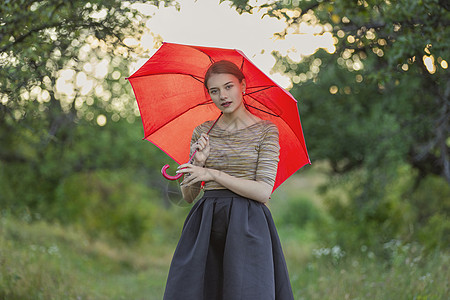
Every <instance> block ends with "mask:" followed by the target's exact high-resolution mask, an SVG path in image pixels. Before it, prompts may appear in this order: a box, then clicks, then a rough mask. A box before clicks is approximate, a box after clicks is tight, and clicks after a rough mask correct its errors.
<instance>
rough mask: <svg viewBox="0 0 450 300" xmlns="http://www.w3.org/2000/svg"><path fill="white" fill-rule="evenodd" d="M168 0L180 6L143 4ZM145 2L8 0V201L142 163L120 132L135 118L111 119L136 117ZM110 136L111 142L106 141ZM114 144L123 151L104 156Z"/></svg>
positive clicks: (3, 8)
mask: <svg viewBox="0 0 450 300" xmlns="http://www.w3.org/2000/svg"><path fill="white" fill-rule="evenodd" d="M160 2H161V4H162V5H172V1H169V0H168V1H158V0H155V1H147V4H145V5H150V4H154V5H157V6H159V5H160ZM138 4H139V5H142V4H140V2H138V1H126V2H125V1H119V0H101V1H100V0H93V1H80V0H77V1H59V0H48V1H31V0H20V1H3V2H2V4H1V5H0V24H1V26H0V144H1V147H0V177H1V178H2V187H3V188H2V193H1V194H0V203H3V204H5V202H6V204H7V205H6V206H8V204H13V205H19V206H20V205H21V204H23V205H25V206H27V207H28V208H36V207H39V206H40V205H42V203H51V202H52V199H53V198H54V193H55V189H56V187H57V186H58V184H59V183H60V182H61V180H63V179H64V177H67V176H70V174H72V173H74V172H80V171H86V170H94V169H96V168H107V167H108V166H109V167H110V168H117V167H118V165H120V166H124V165H127V164H128V165H129V164H136V163H137V162H138V159H139V154H138V152H139V150H142V148H137V149H133V148H131V147H130V148H129V149H126V145H125V146H124V145H123V143H122V144H120V142H118V141H117V140H116V139H114V135H115V134H116V135H117V134H119V133H120V132H123V133H125V132H126V134H128V131H127V130H130V129H129V126H132V125H123V126H118V127H117V126H116V127H114V126H110V125H112V124H113V123H114V122H119V121H120V120H128V121H129V122H132V121H133V120H134V119H135V118H136V117H137V116H138V112H137V107H136V105H135V101H134V98H133V97H132V95H131V93H130V87H129V84H128V83H127V82H126V80H125V75H128V72H129V70H128V68H129V64H130V59H133V58H132V57H131V53H132V52H134V53H142V49H137V48H136V47H134V48H133V47H131V46H129V44H130V43H127V42H126V39H127V38H129V37H133V38H136V39H139V38H140V36H141V35H142V34H143V30H144V24H145V18H146V16H144V15H142V14H140V13H139V12H138V10H137V9H136V5H138ZM130 50H132V51H130ZM139 51H140V52H139ZM106 121H108V124H107V126H104V127H103V125H105V122H106ZM111 121H112V122H111ZM121 122H122V124H126V123H127V122H126V121H125V123H123V121H121ZM127 126H128V127H127ZM136 126H139V125H138V124H136V125H135V126H134V127H133V128H134V129H135V130H136V129H137V128H138V127H136ZM113 130H115V131H113ZM92 132H95V133H94V134H92ZM90 134H91V135H90ZM80 135H81V137H80ZM128 136H129V135H126V136H125V137H128ZM102 139H103V140H105V141H107V142H112V143H111V144H110V145H109V147H108V145H107V144H103V145H100V144H99V142H100V141H101V140H102ZM123 139H124V140H125V138H123ZM83 142H85V143H83ZM80 145H82V146H80ZM99 145H100V146H99ZM118 145H120V146H121V147H122V148H120V149H119V148H117V146H118ZM112 146H116V148H115V149H114V150H115V152H112V151H108V152H107V153H106V152H103V156H102V157H101V156H100V155H101V154H102V153H101V152H100V150H105V149H106V150H109V149H111V147H112ZM81 148H82V149H81ZM75 149H77V150H75ZM155 155H156V154H155ZM130 158H132V159H130ZM144 164H146V165H148V164H151V160H150V159H148V160H146V161H145V162H144ZM2 206H3V205H2ZM3 207H5V206H3Z"/></svg>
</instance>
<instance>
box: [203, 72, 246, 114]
mask: <svg viewBox="0 0 450 300" xmlns="http://www.w3.org/2000/svg"><path fill="white" fill-rule="evenodd" d="M244 92H245V80H242V82H239V79H237V78H236V76H234V75H231V74H226V73H224V74H212V75H211V76H210V77H209V79H208V93H209V95H210V96H211V99H212V101H213V102H214V104H215V105H216V106H217V107H218V108H219V109H220V110H221V111H222V112H223V113H232V112H234V111H235V110H236V109H237V108H239V107H240V106H241V105H242V94H243V93H244Z"/></svg>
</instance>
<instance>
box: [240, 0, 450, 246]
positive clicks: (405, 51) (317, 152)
mask: <svg viewBox="0 0 450 300" xmlns="http://www.w3.org/2000/svg"><path fill="white" fill-rule="evenodd" d="M238 5H240V7H242V3H241V2H239V3H236V6H238ZM252 9H253V10H254V9H262V10H264V11H265V12H266V14H267V15H268V16H271V17H275V18H279V19H282V20H285V21H286V23H287V26H286V30H284V31H283V32H280V33H279V34H278V36H279V37H280V38H284V37H286V36H288V35H289V34H296V33H298V32H300V33H301V30H302V29H301V26H300V25H302V24H303V25H304V24H306V25H311V26H322V33H325V32H327V33H331V34H332V35H333V38H334V43H335V47H336V50H335V51H334V53H332V54H330V53H327V52H325V51H323V50H319V51H317V52H316V53H315V54H313V55H311V56H309V57H304V58H302V60H301V61H300V62H298V61H293V60H292V59H290V58H289V57H282V56H281V55H279V54H278V53H274V54H275V56H276V57H277V59H278V60H277V65H276V66H275V70H276V71H277V70H278V71H280V72H283V73H285V74H288V75H289V76H290V77H291V78H292V80H293V82H295V83H296V84H294V85H293V88H292V89H291V90H290V92H291V93H292V94H293V95H294V96H295V97H296V99H298V100H299V111H300V115H301V118H302V125H303V129H304V132H305V139H306V141H307V145H308V150H309V153H310V156H311V158H312V161H313V162H314V161H318V160H321V161H326V162H327V163H329V165H330V167H331V170H332V172H330V175H331V176H330V180H329V182H328V183H327V184H326V186H325V187H323V188H322V189H323V190H326V191H327V192H326V194H325V197H326V199H327V200H326V201H327V205H328V208H329V211H330V213H331V215H332V216H333V217H334V220H335V222H331V223H330V224H328V226H327V225H326V223H325V224H324V225H325V226H323V228H326V230H324V231H323V234H322V235H321V236H323V237H328V238H330V239H329V240H328V241H329V242H331V243H332V244H333V243H336V244H337V245H341V246H342V247H344V248H345V249H346V250H351V249H352V250H351V251H353V250H355V249H357V247H358V246H357V245H361V243H365V244H367V245H370V246H374V247H375V248H378V252H379V253H382V252H383V248H382V245H383V244H384V243H386V242H388V241H389V240H391V239H396V238H399V239H401V240H404V241H409V240H411V239H416V240H420V241H421V243H423V244H427V245H428V246H429V249H432V248H433V247H448V241H447V240H446V238H444V236H443V234H447V232H448V215H449V209H448V206H447V204H445V205H444V204H442V203H447V201H448V200H447V199H449V198H450V197H449V194H448V183H449V182H450V157H449V153H450V144H449V139H448V131H449V128H450V125H449V120H450V118H449V116H450V114H449V108H450V106H449V101H448V99H449V95H450V88H449V87H450V73H449V72H448V61H449V59H450V50H449V49H450V26H448V25H449V22H450V8H449V6H448V5H447V4H446V2H445V1H438V0H423V1H414V0H401V1H350V0H348V1H347V0H344V1H327V0H323V1H294V0H288V1H276V2H274V3H271V4H262V5H260V6H256V7H252V8H251V9H248V10H247V11H249V12H251V10H252ZM432 176H440V178H441V179H440V180H437V179H433V180H431V179H430V178H432ZM435 181H439V183H435ZM432 182H434V183H432ZM424 186H426V188H424ZM424 190H426V191H428V190H433V192H432V193H431V195H430V196H429V197H428V195H427V197H425V196H424V195H423V191H424ZM415 199H417V201H416V200H415ZM419 199H420V200H419ZM425 199H427V200H425ZM431 199H432V200H431ZM435 203H441V204H442V206H439V205H435ZM424 207H426V209H424ZM438 224H439V225H438ZM447 235H448V234H447ZM427 239H428V241H426V240H427ZM326 240H327V238H326ZM377 245H378V246H377Z"/></svg>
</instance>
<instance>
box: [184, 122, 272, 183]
mask: <svg viewBox="0 0 450 300" xmlns="http://www.w3.org/2000/svg"><path fill="white" fill-rule="evenodd" d="M213 123H214V121H206V122H204V123H203V124H201V125H199V126H197V127H196V128H195V129H194V132H193V134H192V138H191V146H192V144H193V143H195V142H196V141H197V140H198V139H199V137H200V135H201V134H202V133H207V132H208V130H209V129H210V127H211V126H212V124H213ZM209 143H210V146H211V151H210V154H209V157H208V159H207V160H206V164H205V167H206V168H211V169H216V170H220V171H223V172H225V173H227V174H229V175H232V176H235V177H238V178H244V179H250V180H257V181H263V182H266V183H268V184H270V185H271V186H273V184H274V183H275V177H276V173H277V167H278V160H279V158H278V156H279V151H280V146H279V143H278V128H277V127H276V125H275V124H273V123H272V122H270V121H267V120H261V121H259V122H257V123H255V124H252V125H250V126H248V127H246V128H243V129H240V130H237V131H235V132H232V133H229V132H227V131H226V130H223V129H221V128H219V126H217V125H216V126H214V128H213V129H212V130H211V131H210V133H209ZM191 155H192V153H191ZM224 188H225V187H223V186H221V185H220V184H218V183H217V182H215V181H209V182H206V184H205V190H214V189H224Z"/></svg>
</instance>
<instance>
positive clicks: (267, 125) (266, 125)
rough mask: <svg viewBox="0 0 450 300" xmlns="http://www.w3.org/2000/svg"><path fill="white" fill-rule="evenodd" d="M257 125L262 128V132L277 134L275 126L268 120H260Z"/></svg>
mask: <svg viewBox="0 0 450 300" xmlns="http://www.w3.org/2000/svg"><path fill="white" fill-rule="evenodd" d="M258 124H260V126H261V127H262V131H263V132H277V133H278V127H277V125H276V124H275V123H273V122H272V121H270V120H261V121H259V122H258Z"/></svg>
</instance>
